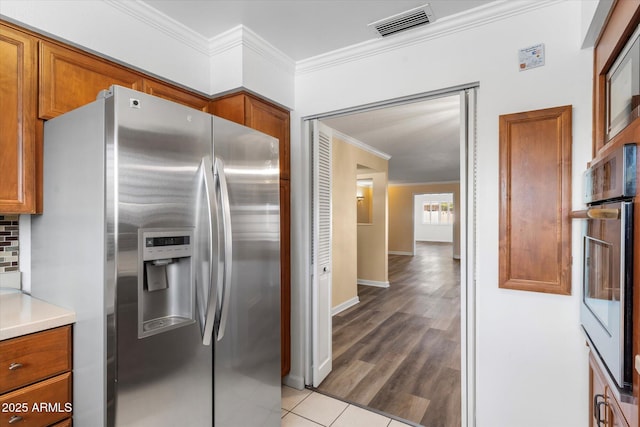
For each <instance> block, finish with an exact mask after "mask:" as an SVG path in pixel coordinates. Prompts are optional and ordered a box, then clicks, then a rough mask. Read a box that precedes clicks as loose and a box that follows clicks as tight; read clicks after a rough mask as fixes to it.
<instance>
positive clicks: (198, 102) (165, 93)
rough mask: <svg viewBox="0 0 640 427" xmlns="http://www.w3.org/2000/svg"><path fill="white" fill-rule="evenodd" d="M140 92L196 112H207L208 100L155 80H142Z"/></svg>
mask: <svg viewBox="0 0 640 427" xmlns="http://www.w3.org/2000/svg"><path fill="white" fill-rule="evenodd" d="M142 91H143V92H146V93H148V94H150V95H154V96H157V97H159V98H164V99H168V100H169V101H173V102H177V103H178V104H182V105H186V106H187V107H191V108H195V109H196V110H200V111H205V112H207V111H208V110H209V98H205V97H203V96H198V95H194V94H192V93H189V92H185V91H184V90H182V89H178V88H175V87H173V86H169V85H166V84H164V83H161V82H157V81H155V80H150V79H144V80H143V81H142Z"/></svg>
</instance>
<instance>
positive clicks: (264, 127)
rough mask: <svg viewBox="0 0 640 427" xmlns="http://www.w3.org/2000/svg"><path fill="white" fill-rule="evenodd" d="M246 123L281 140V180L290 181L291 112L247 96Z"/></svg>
mask: <svg viewBox="0 0 640 427" xmlns="http://www.w3.org/2000/svg"><path fill="white" fill-rule="evenodd" d="M245 103H246V104H245V123H246V125H247V126H249V127H250V128H252V129H256V130H259V131H260V132H264V133H266V134H267V135H271V136H273V137H275V138H278V139H279V140H280V179H289V112H288V111H285V110H282V109H280V108H277V107H275V106H273V105H271V104H268V103H266V102H263V101H260V100H258V99H255V98H253V97H250V96H247V97H246V100H245Z"/></svg>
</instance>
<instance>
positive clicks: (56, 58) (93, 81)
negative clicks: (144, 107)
mask: <svg viewBox="0 0 640 427" xmlns="http://www.w3.org/2000/svg"><path fill="white" fill-rule="evenodd" d="M114 84H116V85H120V86H125V87H129V88H131V89H135V90H142V77H141V76H140V75H138V74H136V73H134V72H132V71H130V70H127V69H126V68H124V67H121V66H119V65H116V64H114V63H111V62H108V61H106V60H103V59H101V58H98V57H95V56H91V55H89V54H86V53H84V52H78V51H76V50H73V49H70V48H66V47H62V46H59V45H57V44H54V43H50V42H47V41H41V42H40V85H39V89H40V94H39V95H40V96H39V98H40V105H39V110H38V113H39V117H40V118H41V119H52V118H54V117H56V116H59V115H60V114H64V113H66V112H67V111H71V110H73V109H75V108H78V107H80V106H82V105H85V104H88V103H90V102H92V101H95V99H96V96H97V95H98V93H99V92H100V91H101V90H103V89H109V87H110V86H111V85H114Z"/></svg>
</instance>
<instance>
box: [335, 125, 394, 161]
mask: <svg viewBox="0 0 640 427" xmlns="http://www.w3.org/2000/svg"><path fill="white" fill-rule="evenodd" d="M332 134H333V136H334V137H336V138H340V139H341V140H342V141H344V142H346V143H347V144H350V145H353V146H354V147H358V148H360V149H361V150H364V151H366V152H368V153H371V154H373V155H374V156H378V157H380V158H382V159H384V160H389V159H390V158H391V155H390V154H387V153H385V152H384V151H380V150H378V149H377V148H374V147H372V146H370V145H368V144H365V143H364V142H362V141H360V140H358V139H355V138H354V137H352V136H349V135H347V134H344V133H342V132H340V131H338V130H335V129H333V132H332Z"/></svg>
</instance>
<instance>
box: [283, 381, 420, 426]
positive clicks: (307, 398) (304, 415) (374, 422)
mask: <svg viewBox="0 0 640 427" xmlns="http://www.w3.org/2000/svg"><path fill="white" fill-rule="evenodd" d="M281 425H282V427H319V426H322V427H407V426H408V424H403V423H401V422H398V421H396V420H392V419H391V418H388V417H385V416H382V415H380V414H377V413H375V412H371V411H367V410H365V409H362V408H360V407H358V406H354V405H350V404H348V403H345V402H343V401H341V400H337V399H334V398H331V397H328V396H325V395H324V394H320V393H316V392H314V391H311V390H306V389H305V390H296V389H295V388H291V387H287V386H282V424H281Z"/></svg>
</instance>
